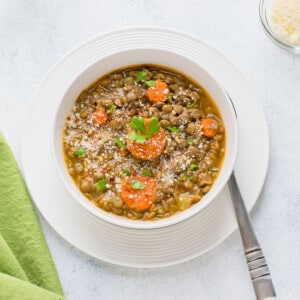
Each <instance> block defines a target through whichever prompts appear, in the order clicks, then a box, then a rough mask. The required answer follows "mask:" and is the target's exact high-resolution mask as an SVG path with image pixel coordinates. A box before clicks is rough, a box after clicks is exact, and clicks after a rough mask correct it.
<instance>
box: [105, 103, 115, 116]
mask: <svg viewBox="0 0 300 300" xmlns="http://www.w3.org/2000/svg"><path fill="white" fill-rule="evenodd" d="M115 108H116V107H115V105H113V104H112V105H111V106H110V107H109V109H108V110H107V111H106V113H107V114H111V113H112V112H113V111H114V110H115Z"/></svg>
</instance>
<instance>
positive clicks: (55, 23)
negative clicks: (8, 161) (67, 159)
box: [0, 0, 300, 300]
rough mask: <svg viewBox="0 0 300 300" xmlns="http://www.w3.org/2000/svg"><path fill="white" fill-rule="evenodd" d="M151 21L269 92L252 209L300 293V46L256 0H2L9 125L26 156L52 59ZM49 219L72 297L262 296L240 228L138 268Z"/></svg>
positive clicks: (283, 290)
mask: <svg viewBox="0 0 300 300" xmlns="http://www.w3.org/2000/svg"><path fill="white" fill-rule="evenodd" d="M143 25H156V26H166V27H170V28H174V29H179V30H183V31H186V32H187V33H192V34H194V35H196V36H198V37H200V38H201V39H204V40H206V41H207V42H209V43H210V44H211V45H213V46H215V47H216V48H218V49H219V50H220V51H222V52H223V53H224V54H225V55H226V56H227V57H228V58H229V59H230V60H231V61H232V62H233V63H234V64H235V65H236V66H237V67H238V68H239V69H240V70H241V71H242V73H243V74H244V75H245V77H246V78H247V79H248V81H249V82H250V84H251V85H252V87H253V89H254V90H255V91H256V94H257V96H258V97H259V98H260V100H261V101H262V104H263V106H264V109H265V113H266V117H267V121H268V124H269V131H270V143H271V153H270V165H269V172H268V175H267V180H266V184H265V187H264V189H263V192H262V195H261V197H260V199H259V201H258V204H257V205H256V206H255V208H254V210H253V212H252V214H251V217H252V221H253V225H254V228H255V230H256V233H257V235H258V238H259V240H260V242H261V245H262V247H263V250H264V252H265V255H266V257H267V260H268V263H269V267H270V269H271V272H272V276H273V279H274V283H275V286H276V289H277V292H278V296H279V297H278V298H279V299H285V300H294V299H295V300H296V299H299V298H300V285H299V279H300V271H299V270H300V255H299V253H300V252H299V249H300V184H299V173H300V158H299V151H300V138H299V129H300V118H299V115H300V56H295V55H292V54H289V53H287V52H285V51H284V50H281V49H279V48H277V47H276V46H274V45H273V44H272V43H271V42H270V41H269V40H268V39H267V37H266V36H265V35H264V33H263V31H262V28H261V26H260V23H259V16H258V1H257V0H255V1H241V0H227V1H224V0H214V1H212V0H185V1H171V0H155V1H150V0H142V1H138V0H111V1H103V0H99V1H97V0H93V1H92V0H91V1H74V0H65V1H58V0H55V1H50V0H49V1H46V0H44V1H43V0H40V1H38V0H37V1H29V0H26V1H25V0H23V1H21V0H14V1H13V0H0V130H2V131H3V132H4V134H5V136H6V138H7V140H8V141H9V143H10V145H11V147H12V149H13V151H14V153H15V155H16V158H17V160H18V161H19V162H20V150H21V136H22V128H23V124H24V120H25V117H26V112H27V109H28V105H29V102H30V97H31V95H32V93H33V91H34V89H35V88H36V86H37V85H38V83H39V81H40V80H41V78H42V76H43V75H44V74H45V73H46V72H47V70H48V69H49V68H50V66H51V65H52V64H53V63H54V62H55V61H57V60H58V59H59V58H61V56H63V55H64V54H66V53H67V52H68V51H70V50H71V49H72V48H73V47H75V46H76V45H78V44H79V43H82V42H83V41H84V40H86V39H88V38H90V37H91V36H94V35H96V34H100V33H102V32H105V31H109V30H113V29H119V28H123V27H126V26H143ZM41 101H43V99H41ZM253 122H255V120H253ZM249 126H251V124H249ZM249 147H255V145H249ZM40 220H41V223H42V226H43V229H44V232H45V235H46V238H47V241H48V244H49V247H50V249H51V252H52V255H53V258H54V261H55V263H56V266H57V269H58V273H59V276H60V279H61V281H62V285H63V288H64V291H65V294H66V296H67V297H68V298H69V299H70V300H86V299H88V300H90V299H91V300H92V299H114V300H115V299H132V300H139V299H144V300H147V299H149V300H150V299H151V300H152V299H164V300H168V299H172V300H173V299H178V300H181V299H208V300H209V299H213V300H214V299H231V300H235V299H239V300H241V299H243V300H251V299H255V296H254V293H253V291H252V286H251V282H250V278H249V275H248V271H247V267H246V264H245V260H244V254H243V251H242V245H241V242H240V237H239V234H238V232H235V233H234V234H233V235H232V236H231V237H230V238H228V239H227V240H226V241H225V242H224V243H222V244H221V245H219V246H218V247H217V248H215V249H214V250H212V251H210V252H209V253H207V254H205V255H203V256H201V257H198V258H196V259H194V260H192V261H188V262H186V263H183V264H180V265H177V266H173V267H168V268H161V269H153V270H151V269H129V268H124V267H118V266H115V265H111V264H108V263H105V262H102V261H99V260H96V259H93V258H91V257H89V256H87V255H85V254H84V253H82V252H80V251H78V250H77V249H75V248H74V247H72V246H71V245H69V244H68V243H67V242H65V241H64V240H63V239H62V238H61V237H59V236H58V235H57V234H56V233H55V232H54V231H53V230H52V229H51V228H50V227H49V225H48V224H47V222H46V221H45V220H44V219H43V218H42V217H40Z"/></svg>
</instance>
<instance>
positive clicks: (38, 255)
mask: <svg viewBox="0 0 300 300" xmlns="http://www.w3.org/2000/svg"><path fill="white" fill-rule="evenodd" d="M62 295H63V291H62V288H61V285H60V282H59V279H58V276H57V272H56V269H55V266H54V263H53V260H52V257H51V254H50V252H49V249H48V246H47V243H46V241H45V238H44V235H43V232H42V230H41V227H40V224H39V221H38V218H37V216H36V213H35V210H34V208H33V206H32V203H31V199H30V196H29V194H28V192H27V189H26V186H25V184H24V182H23V179H22V176H21V173H20V171H19V168H18V165H17V163H16V161H15V159H14V156H13V154H12V152H11V150H10V148H9V146H8V145H7V143H6V141H5V139H4V137H3V135H2V134H1V132H0V300H2V299H5V300H15V299H16V300H18V299H20V300H27V299H28V300H29V299H30V300H41V299H42V300H59V299H60V300H63V299H66V298H64V297H63V296H62Z"/></svg>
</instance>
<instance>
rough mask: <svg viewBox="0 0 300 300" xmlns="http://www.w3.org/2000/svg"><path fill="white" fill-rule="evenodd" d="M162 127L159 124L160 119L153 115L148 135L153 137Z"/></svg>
mask: <svg viewBox="0 0 300 300" xmlns="http://www.w3.org/2000/svg"><path fill="white" fill-rule="evenodd" d="M159 129H160V126H159V124H158V119H157V118H156V117H153V118H151V119H150V121H149V128H148V133H147V135H148V137H151V136H152V135H154V134H155V133H156V132H158V131H159Z"/></svg>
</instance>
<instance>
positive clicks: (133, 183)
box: [130, 179, 146, 190]
mask: <svg viewBox="0 0 300 300" xmlns="http://www.w3.org/2000/svg"><path fill="white" fill-rule="evenodd" d="M130 186H131V187H132V188H133V189H135V190H143V189H144V188H145V187H146V185H145V184H143V183H142V182H140V181H139V180H137V179H132V180H131V182H130Z"/></svg>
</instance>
